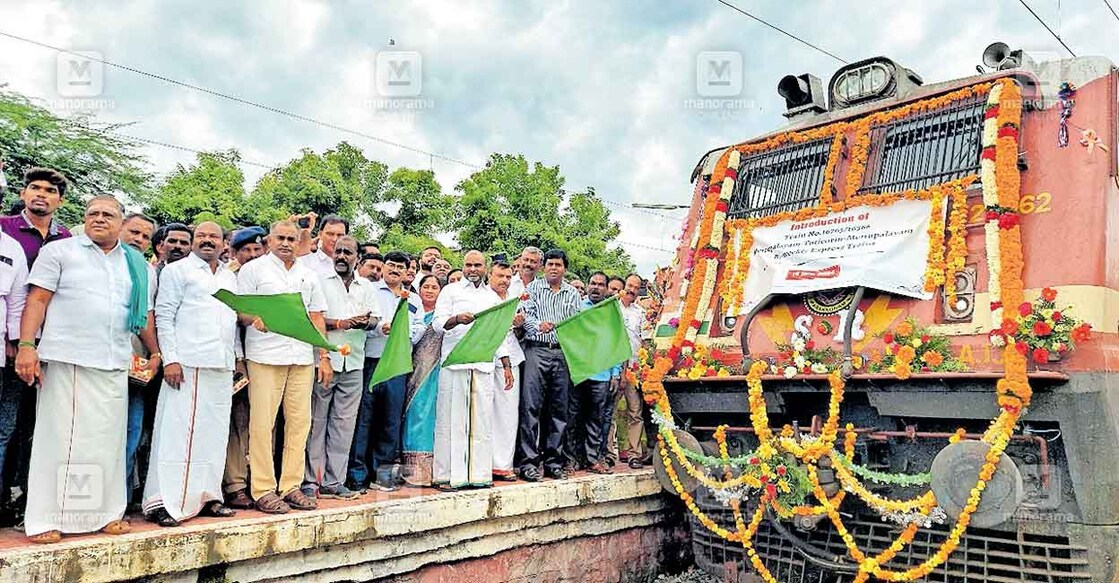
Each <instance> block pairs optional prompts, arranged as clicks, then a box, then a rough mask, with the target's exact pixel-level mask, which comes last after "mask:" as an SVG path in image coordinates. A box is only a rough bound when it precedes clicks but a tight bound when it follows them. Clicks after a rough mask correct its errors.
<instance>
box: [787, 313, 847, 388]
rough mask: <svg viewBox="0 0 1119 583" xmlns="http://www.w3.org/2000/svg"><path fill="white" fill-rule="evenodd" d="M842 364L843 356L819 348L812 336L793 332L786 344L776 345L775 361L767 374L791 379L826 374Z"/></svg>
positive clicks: (825, 348) (833, 350) (832, 350)
mask: <svg viewBox="0 0 1119 583" xmlns="http://www.w3.org/2000/svg"><path fill="white" fill-rule="evenodd" d="M828 327H829V328H830V324H829V326H828ZM842 364H843V355H842V354H840V353H839V351H837V350H836V349H834V348H832V347H831V346H825V347H822V348H821V347H820V346H818V345H817V344H816V341H815V340H813V339H812V336H810V335H809V336H806V335H804V334H803V333H802V332H793V335H792V337H791V338H790V339H789V343H788V344H778V345H777V360H776V361H775V362H774V363H773V364H771V365H770V371H769V372H770V373H772V374H779V375H783V376H784V377H785V378H788V379H791V378H793V377H795V376H797V375H798V374H828V373H829V372H832V371H834V370H838V369H839V367H840V365H842Z"/></svg>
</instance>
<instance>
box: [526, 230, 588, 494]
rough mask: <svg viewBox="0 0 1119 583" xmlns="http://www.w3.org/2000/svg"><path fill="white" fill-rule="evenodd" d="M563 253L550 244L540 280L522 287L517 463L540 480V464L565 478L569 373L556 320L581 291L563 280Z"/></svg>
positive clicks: (576, 305)
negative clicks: (522, 342) (521, 380)
mask: <svg viewBox="0 0 1119 583" xmlns="http://www.w3.org/2000/svg"><path fill="white" fill-rule="evenodd" d="M566 273H567V254H566V253H564V252H563V251H561V250H559V249H552V250H550V251H548V252H547V253H545V254H544V279H537V280H534V281H532V282H531V283H529V284H528V286H527V287H526V288H525V292H526V293H527V294H528V296H529V299H528V300H526V301H525V302H524V312H525V323H524V330H525V372H524V384H523V387H522V391H521V416H520V428H519V430H518V435H517V441H518V445H517V456H516V460H517V461H516V465H517V467H518V468H519V470H518V471H519V473H520V475H521V478H523V479H524V480H526V481H529V482H538V481H540V478H541V476H540V466H541V465H543V466H544V473H545V475H546V476H547V477H549V478H555V479H557V480H563V479H565V478H567V472H566V471H565V470H564V469H563V466H564V463H565V462H566V458H565V456H564V453H563V447H562V444H563V433H564V429H566V427H567V422H568V419H567V407H568V395H569V394H570V392H571V373H570V372H568V369H567V361H566V360H565V359H564V356H563V351H562V350H560V345H559V340H558V339H557V338H556V332H555V329H556V324H557V323H559V322H562V321H563V320H565V319H567V318H569V317H571V316H574V315H575V314H577V313H579V310H580V309H581V302H582V300H581V298H580V297H579V291H578V290H576V289H575V288H574V287H572V286H571V284H569V283H567V282H565V281H564V275H565V274H566Z"/></svg>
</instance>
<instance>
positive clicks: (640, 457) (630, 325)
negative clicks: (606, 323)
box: [611, 273, 656, 468]
mask: <svg viewBox="0 0 1119 583" xmlns="http://www.w3.org/2000/svg"><path fill="white" fill-rule="evenodd" d="M644 283H645V282H644V280H642V279H641V276H639V275H637V274H636V273H631V274H629V275H628V276H626V279H625V284H624V287H623V288H622V292H621V294H620V297H619V303H620V304H621V306H622V318H623V319H624V320H625V324H626V334H627V335H628V336H629V343H630V346H631V347H632V348H633V354H634V358H636V356H637V350H638V349H640V348H641V331H642V329H643V327H644V325H645V310H643V309H642V308H641V306H640V305H638V303H637V294H638V293H640V291H641V286H642V285H643V284H644ZM632 364H633V359H630V360H629V361H627V362H626V364H625V366H627V367H630V366H632ZM622 394H623V395H624V398H625V400H626V449H627V452H628V457H629V464H630V466H631V467H634V468H639V467H641V465H643V464H646V463H649V461H650V460H651V459H652V451H653V443H654V442H655V441H656V433H655V431H654V432H652V433H650V432H649V428H650V424H649V423H648V411H647V409H648V407H647V406H646V405H645V399H644V398H643V397H642V396H641V390H640V389H639V388H638V387H637V384H636V383H633V382H631V381H629V380H627V379H626V377H625V375H623V376H622ZM611 402H612V403H617V401H616V400H612V401H611ZM612 419H613V417H611V420H612ZM642 428H644V429H645V432H646V437H647V438H649V440H650V441H649V442H648V443H647V444H646V451H645V453H644V454H642V453H641V431H642ZM616 434H617V431H616V430H615V432H614V433H612V434H611V435H616Z"/></svg>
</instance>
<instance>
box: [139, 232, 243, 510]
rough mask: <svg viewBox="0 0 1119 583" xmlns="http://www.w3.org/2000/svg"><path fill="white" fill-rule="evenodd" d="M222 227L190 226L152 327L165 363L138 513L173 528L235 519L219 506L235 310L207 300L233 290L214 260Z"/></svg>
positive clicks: (162, 281) (162, 287)
mask: <svg viewBox="0 0 1119 583" xmlns="http://www.w3.org/2000/svg"><path fill="white" fill-rule="evenodd" d="M224 246H225V245H224V239H223V237H222V229H221V227H220V226H218V225H217V224H216V223H210V222H205V223H202V224H200V225H198V226H197V227H195V229H194V241H193V243H192V252H191V254H190V255H189V256H187V257H185V258H183V259H182V260H181V261H176V262H174V263H170V264H168V265H167V267H165V268H164V269H163V271H162V272H161V273H160V275H159V296H158V299H157V301H156V305H155V319H156V329H157V330H158V333H159V341H160V347H161V348H162V349H163V358H164V362H166V364H165V365H164V367H163V385H162V386H161V387H160V393H159V403H158V405H157V406H156V412H155V428H154V430H153V432H152V454H151V462H150V463H149V464H148V479H147V484H146V485H145V487H144V514H146V515H147V516H148V518H149V520H151V521H152V522H156V523H158V524H159V525H160V526H178V525H179V523H180V522H182V521H183V520H186V519H188V518H192V517H194V516H197V515H199V514H202V515H205V516H233V514H234V511H233V510H230V509H229V508H226V507H225V506H224V505H223V504H222V499H223V496H222V475H223V471H224V470H225V449H226V441H227V440H228V438H229V430H228V423H229V414H230V407H231V406H232V397H233V371H234V368H235V367H236V363H237V358H238V353H239V352H240V346H238V344H239V342H238V335H237V333H236V332H237V314H236V313H235V312H233V310H231V309H229V307H227V306H226V305H225V304H223V303H221V302H219V301H218V300H217V299H216V298H214V297H213V293H214V292H216V291H218V290H219V289H224V290H227V291H230V292H236V291H237V277H236V276H235V275H233V272H232V271H230V270H229V268H227V267H226V266H225V265H223V264H222V263H221V262H220V261H219V260H218V259H219V257H220V255H221V251H222V249H223V248H224Z"/></svg>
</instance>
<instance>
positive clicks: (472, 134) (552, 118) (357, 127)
mask: <svg viewBox="0 0 1119 583" xmlns="http://www.w3.org/2000/svg"><path fill="white" fill-rule="evenodd" d="M729 1H730V2H732V3H734V4H736V5H738V6H739V7H741V8H742V9H743V10H746V11H748V12H750V13H752V14H754V15H756V16H758V17H760V18H763V19H765V20H768V21H769V22H772V23H773V24H775V25H777V26H779V27H782V28H784V29H785V30H788V31H790V32H792V33H793V34H796V35H798V36H800V37H802V38H804V39H806V40H808V41H809V42H811V43H813V44H816V45H818V46H819V47H821V48H822V49H824V50H826V51H828V52H830V53H833V54H834V55H836V56H838V57H839V58H841V59H844V60H846V61H850V62H853V61H857V60H860V59H863V58H867V57H871V56H875V55H887V56H890V57H892V58H894V59H895V60H897V61H899V62H901V63H902V64H903V65H905V66H907V67H910V68H912V69H914V70H915V71H917V72H918V73H919V74H921V75H922V76H923V77H924V79H925V80H926V82H932V81H941V80H946V79H950V78H956V77H962V76H966V75H968V74H969V73H974V70H975V65H976V64H977V63H978V62H979V57H980V54H981V53H982V51H983V49H984V47H986V46H987V45H988V44H989V43H991V42H993V41H995V40H1001V41H1004V42H1007V43H1008V44H1010V45H1011V46H1013V47H1021V48H1025V49H1027V50H1030V51H1033V52H1035V53H1040V54H1042V55H1065V56H1067V54H1066V53H1064V52H1063V49H1061V47H1060V45H1059V44H1058V43H1057V41H1056V40H1054V38H1053V37H1052V36H1050V35H1049V34H1048V33H1047V32H1046V31H1045V29H1044V28H1043V27H1042V26H1041V24H1039V23H1038V22H1037V21H1036V20H1035V19H1034V18H1033V17H1032V16H1031V15H1030V14H1029V12H1027V10H1026V9H1025V8H1024V7H1023V6H1022V4H1021V3H1020V2H1019V1H1018V0H988V1H984V2H974V1H971V0H951V1H947V2H905V3H899V2H893V1H886V0H863V1H859V2H855V1H838V0H835V1H821V2H809V1H806V0H803V1H798V2H788V1H773V0H766V1H758V0H729ZM1111 1H1112V5H1113V6H1117V7H1119V2H1117V1H1116V0H1111ZM1029 4H1030V6H1031V7H1032V8H1033V9H1034V10H1035V11H1036V12H1037V13H1038V15H1039V16H1040V17H1041V18H1043V19H1044V20H1046V22H1048V23H1049V25H1050V26H1051V27H1053V28H1054V29H1055V30H1056V31H1057V32H1058V34H1060V35H1061V36H1062V38H1064V39H1065V41H1066V42H1067V43H1068V44H1069V46H1070V47H1071V48H1072V49H1073V50H1074V51H1076V52H1077V54H1079V55H1081V56H1084V55H1104V56H1109V57H1112V58H1114V57H1113V55H1117V54H1119V34H1117V33H1119V18H1116V17H1115V16H1113V15H1112V13H1111V12H1110V11H1109V10H1108V7H1107V6H1106V5H1105V3H1104V1H1103V0H1064V1H1063V2H1062V1H1059V0H1051V1H1042V0H1029ZM6 35H15V36H19V37H23V38H25V39H32V40H34V41H37V42H39V43H43V44H46V45H50V46H53V47H59V48H64V49H68V50H73V51H96V52H98V53H100V54H101V55H102V56H103V58H104V59H105V60H107V61H112V62H115V63H119V64H121V65H126V66H128V67H132V68H135V69H139V70H143V71H146V72H149V73H152V74H156V75H160V76H163V77H167V78H171V79H175V80H179V81H182V82H185V83H189V84H192V85H195V86H199V87H204V88H206V89H209V90H213V91H216V92H220V93H224V94H228V95H231V96H236V97H239V98H242V99H245V100H248V101H252V102H256V103H259V104H263V105H267V106H270V107H274V108H279V109H283V110H285V111H289V112H292V113H296V114H299V115H302V116H305V117H308V118H313V119H315V120H318V121H321V122H325V123H327V124H332V125H335V126H340V127H342V128H348V129H350V130H353V131H354V132H358V133H360V134H364V135H365V136H366V137H363V136H356V135H353V134H349V133H346V132H344V131H342V130H340V129H336V128H331V127H324V126H322V125H316V124H314V123H311V122H307V121H300V120H296V119H292V118H290V117H285V116H283V115H279V114H276V113H272V112H268V111H264V110H261V109H257V108H253V107H249V106H246V105H243V104H240V103H237V102H235V101H232V100H229V99H224V98H221V97H217V96H214V95H209V94H206V93H204V92H200V91H197V90H192V89H188V88H184V87H181V86H176V85H174V84H170V83H167V82H164V81H160V80H157V79H154V78H151V77H148V76H144V75H139V74H136V73H132V72H128V71H123V70H120V69H114V68H112V67H107V68H105V70H104V72H103V75H104V76H103V80H102V81H103V85H102V86H101V87H100V94H99V95H97V96H96V98H93V99H92V100H91V99H84V100H81V99H79V100H78V101H77V103H80V104H81V106H82V107H89V106H90V105H91V104H92V106H93V107H96V108H97V111H98V116H99V119H101V120H103V121H112V122H130V123H132V125H131V126H129V127H128V128H127V129H126V130H124V131H126V132H127V133H128V134H129V135H133V136H137V137H140V138H144V139H148V140H154V141H159V142H163V143H166V144H172V145H176V146H181V147H185V148H190V149H196V150H213V149H225V148H237V149H238V150H240V151H241V153H242V155H243V157H244V158H245V160H246V161H248V162H250V163H255V164H259V166H258V165H251V164H246V165H245V167H244V170H245V172H246V175H247V176H248V178H249V180H250V181H251V182H255V180H256V179H257V178H258V177H259V176H260V174H261V173H263V172H264V171H265V170H266V168H267V167H271V166H275V165H279V164H282V163H284V162H285V161H287V160H289V159H291V158H292V157H294V156H295V155H296V154H297V153H298V151H299V149H300V148H302V147H311V148H313V149H315V150H317V151H321V150H323V149H326V148H328V147H330V146H332V145H334V144H336V143H337V142H339V141H341V140H348V141H350V142H351V143H352V144H354V145H356V146H358V147H361V148H363V149H364V150H365V152H366V153H367V155H368V156H370V157H372V158H376V159H379V160H382V161H384V162H386V163H387V164H389V165H390V166H402V165H403V166H410V167H424V168H426V167H431V168H433V169H434V170H435V173H436V175H437V177H438V179H439V181H440V183H441V184H442V185H443V187H444V189H445V190H446V191H451V190H452V189H453V187H454V185H455V184H456V183H457V182H458V181H459V180H461V179H462V178H463V177H465V176H467V175H469V174H470V173H471V172H473V171H474V170H475V169H476V166H477V165H480V164H482V163H484V161H485V159H486V157H487V156H488V155H489V153H491V152H506V153H523V154H524V155H525V156H527V157H528V158H529V159H532V160H539V161H542V162H544V163H546V164H558V165H559V166H560V167H561V169H562V171H563V173H564V174H565V175H566V177H567V181H568V183H567V185H568V188H569V189H572V190H578V189H582V188H585V187H587V186H593V187H594V188H595V189H596V191H597V192H598V193H599V194H600V195H601V196H602V197H603V198H605V199H607V200H608V201H609V202H610V203H611V205H612V206H611V208H612V210H614V211H615V217H616V219H617V220H618V221H619V222H620V223H621V226H622V236H621V239H622V240H623V242H624V246H625V247H626V249H627V250H628V251H629V253H630V255H631V256H632V257H634V259H635V260H636V261H637V263H638V265H639V267H640V268H641V269H642V270H643V271H648V270H650V269H651V268H652V267H653V266H655V265H657V264H665V263H667V261H668V260H669V256H670V254H669V253H668V252H664V251H660V250H661V249H670V248H673V247H674V246H675V242H674V236H675V234H676V233H677V232H678V230H679V226H680V219H681V217H682V216H683V211H655V212H650V211H640V210H636V209H632V208H629V205H630V204H631V203H633V202H640V203H669V204H672V203H677V204H678V203H686V202H688V200H689V197H690V193H691V187H690V185H689V183H688V178H689V173H690V171H691V169H692V167H693V166H694V165H695V163H696V161H697V159H698V157H699V156H700V155H702V154H703V152H705V151H707V150H708V149H710V148H712V147H715V146H718V145H723V144H727V143H731V142H737V141H743V140H745V139H748V138H750V137H752V136H756V135H758V134H761V133H765V132H768V131H771V130H774V129H777V128H778V127H780V125H781V124H782V123H783V122H784V118H782V117H781V115H780V114H781V111H782V110H783V102H782V101H781V100H780V99H779V98H778V96H777V94H776V92H775V87H776V84H777V81H778V80H779V79H780V78H781V77H782V76H783V75H785V74H789V73H793V74H798V73H804V72H810V73H813V74H815V75H817V76H819V77H820V78H821V79H823V81H824V83H825V85H826V83H827V80H828V79H829V78H830V76H831V74H832V73H833V72H834V71H835V69H836V68H838V67H839V66H841V65H842V63H840V62H839V61H838V60H836V59H834V58H832V57H829V56H827V55H825V54H823V53H821V52H818V51H816V50H813V49H811V48H809V47H807V46H805V45H803V44H800V43H798V42H796V41H794V40H792V39H790V38H788V37H786V36H783V35H781V34H780V33H778V32H776V31H774V30H772V29H770V28H767V27H765V26H764V25H761V24H759V23H757V22H755V21H752V20H750V19H748V18H747V17H745V16H743V15H741V14H739V13H737V12H735V11H733V10H731V9H730V8H728V7H726V6H724V5H722V4H720V3H719V2H717V1H716V0H690V1H684V0H672V1H660V0H646V1H636V0H632V1H630V0H608V1H602V0H571V1H564V0H552V1H548V2H538V1H527V0H519V1H516V2H514V1H511V0H510V1H504V2H499V1H496V0H423V1H420V0H416V1H403V0H390V1H378V2H373V1H368V0H367V1H356V0H355V1H348V0H254V1H245V2H213V1H210V0H192V1H190V2H186V1H174V2H172V1H155V0H146V1H141V2H125V1H123V0H82V1H80V2H79V1H76V0H75V1H71V2H59V1H54V0H38V1H36V2H29V1H27V0H0V83H7V84H8V85H9V88H11V89H14V90H17V91H20V92H22V93H25V94H27V95H29V96H32V97H35V98H41V99H43V100H44V101H45V103H47V104H48V105H53V106H55V109H57V110H59V111H61V112H64V111H66V108H68V107H73V104H74V103H75V101H74V100H73V99H69V100H67V99H66V97H67V96H66V95H60V93H59V91H60V87H59V78H58V77H59V74H58V71H59V66H58V59H59V53H58V52H57V51H55V50H52V49H50V48H45V47H42V46H36V45H34V44H31V43H28V42H26V41H24V40H17V39H13V38H11V37H10V36H6ZM390 39H392V41H393V42H394V44H393V46H391V47H390V46H389V43H390ZM384 51H398V53H397V55H392V54H389V55H383V56H382V59H383V60H382V65H385V64H387V62H388V60H392V61H394V62H395V63H396V66H397V67H398V70H399V71H403V70H404V69H402V68H400V67H401V64H400V63H402V62H409V61H408V60H409V59H412V60H411V61H410V62H411V63H412V64H413V68H412V69H411V71H413V72H416V71H419V70H421V69H422V74H421V75H420V76H419V77H418V80H419V83H416V84H413V85H410V86H403V88H402V87H401V86H399V85H395V86H386V85H378V76H377V74H376V72H377V69H376V65H377V61H378V54H379V53H382V52H384ZM709 51H733V52H736V53H738V54H740V55H741V59H742V64H743V65H742V90H741V93H740V94H738V95H735V96H733V100H734V105H735V107H733V108H731V109H730V110H729V111H728V110H726V109H723V110H718V111H716V110H711V109H705V108H704V107H702V106H701V105H702V104H697V103H696V101H695V100H696V99H697V98H699V97H702V95H700V94H699V93H697V90H698V88H697V75H696V68H697V59H702V58H703V56H702V53H705V52H709ZM417 56H418V59H419V62H417V61H416V60H415V59H416V57H417ZM64 58H65V56H64ZM64 70H65V69H64ZM390 70H391V66H390V67H385V66H382V69H381V71H382V72H383V73H387V72H389V71H390ZM390 77H391V75H389V76H386V77H382V78H381V79H380V80H381V81H382V82H384V81H386V80H391V79H390ZM396 80H400V79H399V78H397V79H396ZM66 91H73V89H68V90H67V89H63V93H65V92H66ZM386 91H389V92H393V91H395V92H397V95H396V96H395V97H393V96H392V95H391V94H389V95H388V96H386ZM417 91H418V94H415V93H416V92H417ZM401 93H403V94H404V95H401ZM371 137H375V138H379V139H381V140H385V141H389V142H393V143H397V144H403V145H406V146H408V147H409V148H412V149H404V148H399V147H395V146H391V145H388V144H386V143H384V142H382V141H377V140H374V139H371ZM415 150H422V151H427V152H432V153H435V154H438V155H439V156H445V157H446V158H450V159H451V160H447V159H443V158H439V157H432V156H429V155H426V154H422V153H418V152H416V151H415ZM144 154H145V155H146V156H147V157H148V158H149V160H150V163H151V165H152V169H153V170H154V171H155V172H157V173H166V172H168V171H169V170H171V169H173V168H174V166H175V164H189V163H190V162H191V161H192V159H193V157H194V155H193V154H192V153H190V152H187V151H181V150H176V149H173V148H168V147H164V146H156V145H151V146H149V147H146V148H145V149H144ZM452 160H453V161H452Z"/></svg>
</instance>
